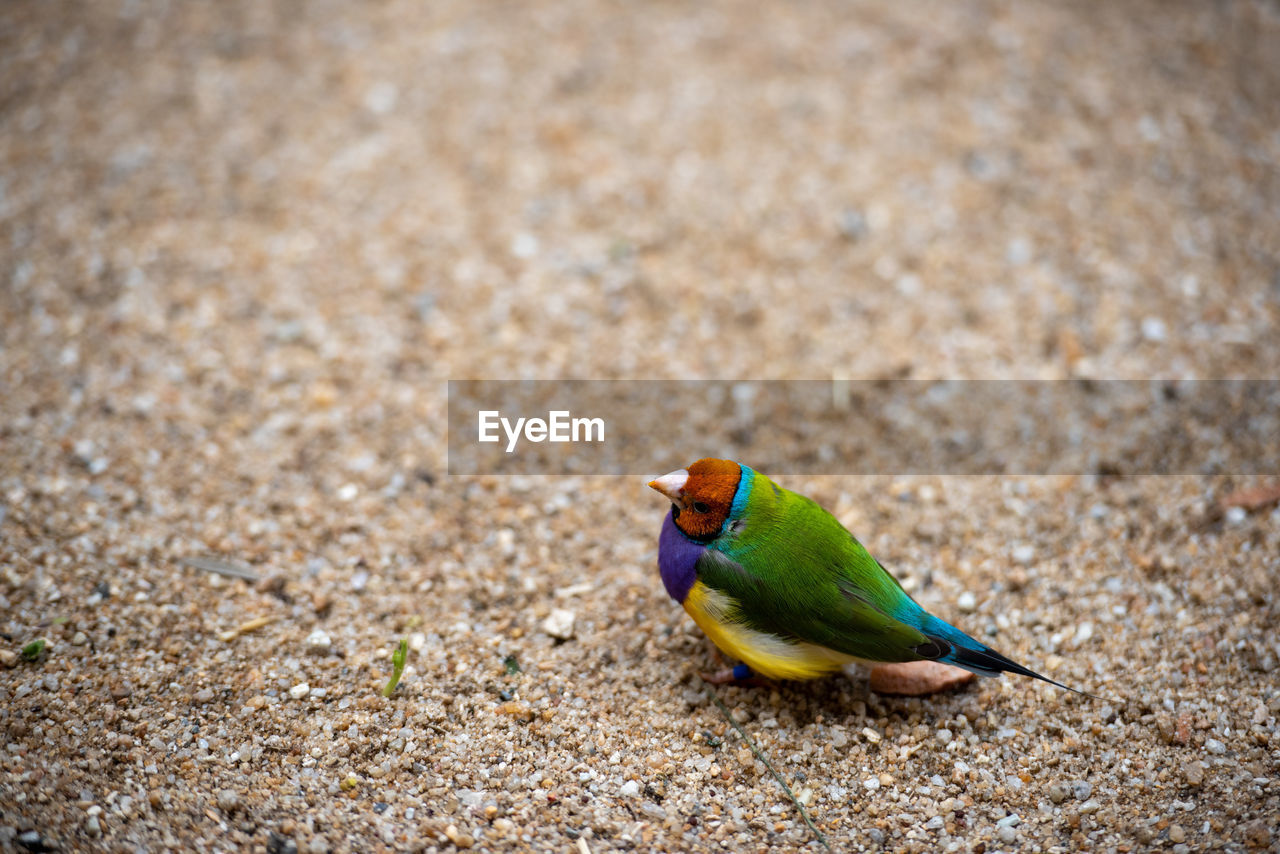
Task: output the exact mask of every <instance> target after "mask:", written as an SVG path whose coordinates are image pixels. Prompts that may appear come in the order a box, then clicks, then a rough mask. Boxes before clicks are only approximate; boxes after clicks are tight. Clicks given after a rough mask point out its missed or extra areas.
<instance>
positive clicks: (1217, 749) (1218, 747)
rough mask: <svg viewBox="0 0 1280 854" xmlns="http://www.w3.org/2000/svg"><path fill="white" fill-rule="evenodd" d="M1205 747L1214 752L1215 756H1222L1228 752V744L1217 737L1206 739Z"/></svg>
mask: <svg viewBox="0 0 1280 854" xmlns="http://www.w3.org/2000/svg"><path fill="white" fill-rule="evenodd" d="M1204 749H1205V750H1207V751H1208V752H1210V753H1212V754H1213V755H1214V756H1222V755H1223V754H1224V753H1226V752H1227V746H1226V745H1225V744H1223V743H1222V742H1221V741H1218V739H1216V738H1211V739H1208V740H1207V741H1205V743H1204Z"/></svg>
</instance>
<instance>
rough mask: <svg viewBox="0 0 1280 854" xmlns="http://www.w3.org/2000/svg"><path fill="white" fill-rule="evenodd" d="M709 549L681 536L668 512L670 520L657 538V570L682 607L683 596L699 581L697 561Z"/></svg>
mask: <svg viewBox="0 0 1280 854" xmlns="http://www.w3.org/2000/svg"><path fill="white" fill-rule="evenodd" d="M706 550H707V549H706V546H700V545H698V544H697V543H695V542H694V541H693V540H691V539H689V538H688V537H686V536H685V535H684V534H682V533H680V529H679V528H677V527H676V522H675V519H673V518H672V517H671V514H670V513H667V518H666V519H663V520H662V535H661V536H659V537H658V571H659V572H661V573H662V584H663V586H664V587H666V588H667V594H668V595H669V596H670V597H671V598H672V599H674V600H676V601H677V602H680V603H682V604H683V602H684V597H686V596H688V595H689V589H690V588H692V587H693V582H694V581H696V580H697V578H698V571H697V565H698V558H700V557H702V553H703V552H704V551H706Z"/></svg>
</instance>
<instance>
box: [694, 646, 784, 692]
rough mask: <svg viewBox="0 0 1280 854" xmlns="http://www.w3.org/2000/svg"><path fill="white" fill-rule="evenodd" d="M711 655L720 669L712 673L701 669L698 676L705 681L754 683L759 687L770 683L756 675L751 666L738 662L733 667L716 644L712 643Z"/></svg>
mask: <svg viewBox="0 0 1280 854" xmlns="http://www.w3.org/2000/svg"><path fill="white" fill-rule="evenodd" d="M711 657H712V658H713V659H715V662H716V664H718V665H719V669H717V670H713V671H711V672H710V673H708V672H706V671H704V670H699V671H698V676H699V678H701V679H702V681H703V682H707V683H710V684H712V685H730V684H732V685H753V686H756V687H759V686H761V685H766V684H768V682H767V680H765V679H763V678H761V677H759V676H756V675H755V674H754V673H752V672H751V668H750V667H748V666H747V665H745V664H737V665H734V666H733V667H730V666H729V662H727V661H725V660H724V656H723V655H721V654H720V648H719V647H717V646H716V645H715V644H712V645H711Z"/></svg>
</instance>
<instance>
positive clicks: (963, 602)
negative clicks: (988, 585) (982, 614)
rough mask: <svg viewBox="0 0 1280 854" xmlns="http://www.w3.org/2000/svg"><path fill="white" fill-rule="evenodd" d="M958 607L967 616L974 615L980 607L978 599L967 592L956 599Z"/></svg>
mask: <svg viewBox="0 0 1280 854" xmlns="http://www.w3.org/2000/svg"><path fill="white" fill-rule="evenodd" d="M956 607H957V608H959V609H960V610H961V611H963V612H964V613H966V614H970V613H973V611H975V610H976V609H977V607H978V597H976V596H974V595H973V594H972V593H970V592H969V591H967V590H966V591H965V592H963V593H961V594H960V595H959V596H958V597H957V598H956Z"/></svg>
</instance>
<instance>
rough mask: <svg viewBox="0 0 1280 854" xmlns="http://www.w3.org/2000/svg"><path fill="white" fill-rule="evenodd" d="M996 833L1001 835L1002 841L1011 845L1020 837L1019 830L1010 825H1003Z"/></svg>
mask: <svg viewBox="0 0 1280 854" xmlns="http://www.w3.org/2000/svg"><path fill="white" fill-rule="evenodd" d="M996 835H997V836H999V837H1000V841H1001V842H1003V843H1005V844H1006V845H1010V844H1012V843H1013V842H1014V840H1016V839H1017V838H1018V831H1016V830H1014V829H1013V827H1012V826H1010V825H1007V824H1006V825H1003V826H1002V827H1001V828H1000V829H999V830H997V831H996Z"/></svg>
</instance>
